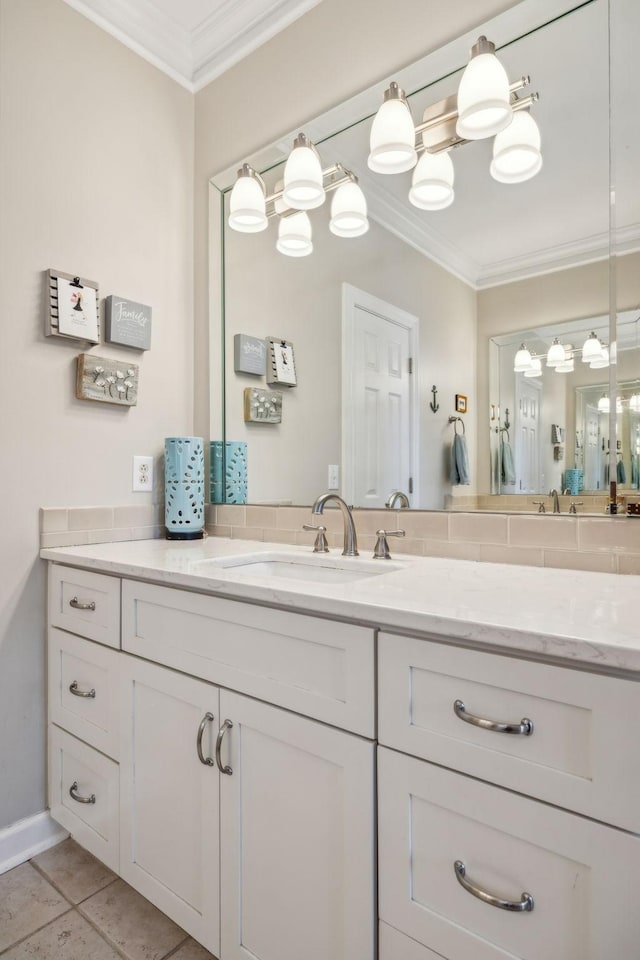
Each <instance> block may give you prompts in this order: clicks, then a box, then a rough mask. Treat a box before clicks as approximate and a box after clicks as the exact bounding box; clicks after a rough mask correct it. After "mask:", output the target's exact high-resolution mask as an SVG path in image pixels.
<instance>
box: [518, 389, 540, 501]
mask: <svg viewBox="0 0 640 960" xmlns="http://www.w3.org/2000/svg"><path fill="white" fill-rule="evenodd" d="M541 396H542V394H541V390H540V388H539V387H538V386H537V385H536V384H535V383H532V382H531V380H527V379H526V378H525V376H524V374H516V414H515V423H514V428H515V438H516V450H515V460H516V463H515V467H516V489H515V492H516V493H540V490H541V483H542V478H541V470H540V399H541Z"/></svg>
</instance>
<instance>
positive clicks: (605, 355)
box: [589, 346, 609, 370]
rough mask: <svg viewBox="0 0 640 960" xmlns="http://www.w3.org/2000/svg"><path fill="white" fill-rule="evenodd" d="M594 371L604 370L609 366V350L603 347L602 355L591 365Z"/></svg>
mask: <svg viewBox="0 0 640 960" xmlns="http://www.w3.org/2000/svg"><path fill="white" fill-rule="evenodd" d="M589 366H590V367H591V369H592V370H602V369H603V368H604V367H608V366H609V348H608V347H605V346H602V353H601V354H600V356H599V357H596V358H595V360H592V361H591V363H590V364H589Z"/></svg>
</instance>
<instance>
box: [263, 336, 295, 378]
mask: <svg viewBox="0 0 640 960" xmlns="http://www.w3.org/2000/svg"><path fill="white" fill-rule="evenodd" d="M267 345H268V350H269V358H268V363H267V383H269V384H271V383H276V384H278V386H282V387H295V386H296V384H297V382H298V381H297V378H296V365H295V360H294V356H293V344H292V343H290V342H289V341H287V340H280V339H279V338H278V337H267Z"/></svg>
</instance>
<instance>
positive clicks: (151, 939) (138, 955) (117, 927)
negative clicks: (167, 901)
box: [78, 880, 187, 960]
mask: <svg viewBox="0 0 640 960" xmlns="http://www.w3.org/2000/svg"><path fill="white" fill-rule="evenodd" d="M78 909H79V910H80V911H81V913H82V914H83V915H84V916H86V917H88V919H89V920H91V922H92V923H93V924H94V925H95V926H96V927H97V928H98V930H99V931H100V932H101V933H102V934H103V935H104V936H105V937H106V938H107V939H108V940H109V941H110V942H111V943H113V944H114V945H115V946H116V947H118V949H119V950H121V951H122V952H123V953H124V954H125V955H126V956H127V957H128V958H129V960H160V958H161V957H164V956H166V955H167V953H169V951H170V950H173V949H175V947H177V946H178V944H180V943H181V942H182V941H183V940H185V939H186V937H187V934H186V933H185V932H184V930H182V929H181V928H180V927H178V926H177V925H176V924H175V923H173V921H172V920H169V918H168V917H166V916H165V915H164V914H163V913H161V912H160V911H159V910H158V909H156V907H154V906H153V905H152V904H151V903H149V901H148V900H145V898H144V897H141V896H140V894H139V893H137V892H136V891H135V890H133V889H132V888H131V887H130V886H129V885H128V884H126V883H125V882H124V880H116V882H115V883H112V884H110V886H108V887H105V889H104V890H101V891H100V892H99V893H96V894H94V895H93V896H92V897H90V898H89V899H88V900H85V901H84V903H82V904H81V905H80V907H79V908H78Z"/></svg>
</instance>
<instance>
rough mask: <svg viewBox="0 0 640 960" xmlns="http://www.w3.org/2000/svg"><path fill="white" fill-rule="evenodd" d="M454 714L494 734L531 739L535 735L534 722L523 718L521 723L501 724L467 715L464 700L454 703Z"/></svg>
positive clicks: (470, 714)
mask: <svg viewBox="0 0 640 960" xmlns="http://www.w3.org/2000/svg"><path fill="white" fill-rule="evenodd" d="M453 712H454V713H455V715H456V717H459V718H460V720H464V722H465V723H471V724H473V726H474V727H482V729H483V730H491V731H493V733H521V734H522V735H523V736H525V737H530V736H531V734H532V733H533V720H528V719H527V717H523V718H522V720H521V721H520V723H499V722H498V721H497V720H484V719H483V718H482V717H474V715H473V714H472V713H467V708H466V707H465V705H464V703H463V702H462V700H454V701H453Z"/></svg>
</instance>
